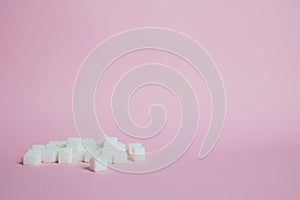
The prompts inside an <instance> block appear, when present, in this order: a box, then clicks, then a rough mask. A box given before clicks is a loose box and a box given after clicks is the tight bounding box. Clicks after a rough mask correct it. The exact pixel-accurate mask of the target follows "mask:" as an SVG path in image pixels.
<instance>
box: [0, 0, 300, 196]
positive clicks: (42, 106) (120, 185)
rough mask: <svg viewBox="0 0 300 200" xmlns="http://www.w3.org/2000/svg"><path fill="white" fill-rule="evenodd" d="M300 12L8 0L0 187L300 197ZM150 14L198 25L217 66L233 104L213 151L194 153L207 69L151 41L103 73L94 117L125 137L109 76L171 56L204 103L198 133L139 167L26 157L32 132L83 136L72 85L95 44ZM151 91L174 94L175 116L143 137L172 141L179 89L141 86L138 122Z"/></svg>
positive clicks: (220, 4)
mask: <svg viewBox="0 0 300 200" xmlns="http://www.w3.org/2000/svg"><path fill="white" fill-rule="evenodd" d="M299 18H300V3H299V1H296V0H289V1H283V0H279V1H271V0H270V1H258V0H252V1H234V0H229V1H226V2H225V1H214V0H213V1H203V2H201V1H196V0H195V1H176V2H175V1H156V0H153V1H147V2H146V1H78V0H76V1H63V2H62V1H56V0H52V1H43V2H41V1H31V0H30V1H15V0H12V1H1V3H0V44H1V47H0V81H1V84H0V91H1V104H0V106H1V114H0V119H1V126H0V132H1V141H0V150H1V158H2V161H1V172H0V174H1V181H0V195H1V199H19V198H22V199H55V198H67V199H83V198H86V199H94V198H95V199H96V198H103V197H105V198H110V199H120V198H124V199H300V190H299V185H300V172H299V169H300V168H299V167H300V135H299V133H300V128H299V118H300V104H299V102H300V90H299V88H298V86H299V85H300V80H299V74H300V68H299V65H300V59H299V52H300V39H299V35H300V29H299V25H298V23H299ZM144 26H158V27H167V28H171V29H175V30H178V31H180V32H183V33H185V34H187V35H189V36H191V37H193V38H194V39H195V40H197V41H198V42H199V43H201V44H202V45H203V46H204V47H205V48H206V50H207V51H208V52H209V54H210V55H211V57H212V58H213V60H214V61H215V63H216V64H217V66H218V67H219V69H220V71H221V74H222V76H223V79H224V83H225V87H226V91H227V98H228V104H227V108H228V113H227V119H226V124H225V127H224V131H223V134H222V136H221V139H220V141H219V143H218V144H217V146H216V148H215V149H214V151H213V152H212V153H211V154H210V156H209V157H208V158H206V159H205V160H201V161H199V160H198V159H197V154H198V150H199V146H200V144H201V142H202V140H203V135H204V132H205V130H206V129H207V123H208V119H209V116H210V113H209V98H208V94H207V91H206V90H205V87H204V85H203V81H202V79H201V78H200V77H199V76H198V75H196V74H195V73H194V72H193V70H192V69H191V67H190V66H186V67H185V64H184V63H180V61H179V60H178V58H176V57H175V58H174V56H171V55H165V54H162V53H159V52H149V51H145V52H137V53H135V54H134V55H128V56H129V57H128V58H124V59H120V60H119V61H118V62H117V63H115V64H114V65H113V66H111V68H110V70H109V71H108V72H107V73H106V74H105V77H103V80H102V81H101V82H100V84H99V87H98V90H97V98H96V100H97V105H96V106H97V113H98V117H99V121H100V122H101V123H102V124H103V128H104V130H105V131H106V132H107V133H110V134H112V135H116V136H118V137H120V138H122V139H123V140H124V141H130V139H128V138H126V137H125V136H124V135H123V134H122V133H121V132H120V131H119V130H118V129H117V128H116V127H115V125H114V124H113V121H112V116H111V112H110V110H109V109H108V108H107V103H108V102H109V99H108V97H109V94H110V92H111V87H112V84H113V83H114V81H116V80H117V78H118V77H119V75H121V74H122V73H124V72H125V71H126V70H127V69H128V68H129V67H130V66H131V67H132V66H133V65H136V64H140V63H146V62H148V61H162V60H163V63H167V64H170V65H172V64H173V65H176V66H177V67H176V66H174V67H175V68H176V69H179V70H181V72H182V73H183V74H185V75H186V76H187V77H188V78H189V81H190V82H191V84H192V85H193V86H194V88H197V89H198V91H197V97H198V98H199V103H200V108H201V114H202V119H201V123H200V129H199V135H198V137H197V138H196V140H195V142H194V144H193V145H192V147H191V148H190V149H189V150H188V152H186V153H185V154H184V156H183V157H182V158H181V159H180V160H178V162H176V163H175V164H174V165H172V166H171V167H169V168H166V169H164V170H162V171H159V172H156V173H150V174H144V175H130V174H122V173H117V172H115V171H108V172H106V173H100V174H95V173H92V172H90V171H89V170H87V169H86V167H87V166H86V165H84V164H72V165H55V164H54V165H43V166H40V167H24V166H22V165H21V164H20V161H21V158H22V155H23V153H24V151H26V150H27V149H28V148H29V147H30V146H31V145H32V144H34V143H44V144H45V143H47V142H48V141H50V140H61V139H66V138H67V137H69V136H76V131H75V126H74V123H73V118H72V109H71V98H72V87H73V82H74V80H75V77H76V73H77V70H78V69H79V67H80V64H81V62H82V61H83V59H84V58H85V57H86V56H87V54H88V53H89V51H90V50H91V49H92V48H93V47H94V46H95V45H97V44H98V43H99V42H101V41H103V40H104V39H106V38H107V37H109V36H111V35H113V34H116V33H118V32H120V31H124V30H127V29H131V28H136V27H144ZM172 59H174V60H172ZM195 85H196V86H195ZM155 95H158V96H159V98H155ZM145 99H146V100H147V101H145V102H142V100H145ZM156 101H159V102H161V103H162V104H164V103H167V105H166V108H167V110H168V111H169V112H170V114H169V116H172V117H171V118H169V119H168V120H169V121H168V124H167V126H166V129H165V130H164V132H163V134H162V135H161V136H159V137H157V138H154V139H153V140H151V141H146V142H145V145H146V147H147V148H148V149H156V148H158V147H159V146H160V145H162V144H165V142H166V141H168V140H169V139H170V138H171V137H172V136H173V134H174V131H175V130H176V128H177V126H178V116H177V115H176V113H177V114H178V110H176V108H177V107H176V106H177V105H176V102H175V101H174V97H172V96H171V95H170V94H168V93H165V91H161V90H160V89H159V88H155V87H149V88H145V90H144V91H141V93H137V95H136V96H135V97H134V99H133V101H132V103H131V105H130V108H131V111H132V115H133V118H134V119H135V120H136V121H137V123H139V124H144V123H146V122H147V120H148V118H147V116H146V115H145V111H146V108H147V105H150V104H152V103H153V102H156ZM173 108H174V109H173Z"/></svg>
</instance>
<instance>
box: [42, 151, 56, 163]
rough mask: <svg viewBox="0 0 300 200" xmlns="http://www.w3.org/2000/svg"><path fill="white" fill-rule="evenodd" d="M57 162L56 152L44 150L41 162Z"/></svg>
mask: <svg viewBox="0 0 300 200" xmlns="http://www.w3.org/2000/svg"><path fill="white" fill-rule="evenodd" d="M57 161H58V151H53V150H45V151H43V153H42V162H44V163H54V162H57Z"/></svg>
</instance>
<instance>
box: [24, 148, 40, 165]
mask: <svg viewBox="0 0 300 200" xmlns="http://www.w3.org/2000/svg"><path fill="white" fill-rule="evenodd" d="M41 161H42V158H41V153H40V152H37V151H28V152H27V153H25V154H24V157H23V165H31V166H36V165H39V164H41Z"/></svg>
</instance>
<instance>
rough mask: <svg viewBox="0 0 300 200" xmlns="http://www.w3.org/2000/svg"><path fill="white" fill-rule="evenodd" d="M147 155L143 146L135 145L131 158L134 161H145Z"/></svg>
mask: <svg viewBox="0 0 300 200" xmlns="http://www.w3.org/2000/svg"><path fill="white" fill-rule="evenodd" d="M145 157H146V152H145V149H144V148H143V147H133V148H132V154H131V158H132V160H133V161H144V160H145Z"/></svg>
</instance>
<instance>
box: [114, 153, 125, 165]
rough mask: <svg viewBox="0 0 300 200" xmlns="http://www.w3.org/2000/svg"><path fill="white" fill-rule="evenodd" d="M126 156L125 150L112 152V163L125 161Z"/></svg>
mask: <svg viewBox="0 0 300 200" xmlns="http://www.w3.org/2000/svg"><path fill="white" fill-rule="evenodd" d="M127 158H128V156H127V153H126V152H125V151H116V152H114V154H113V163H114V164H121V163H127V162H128V159H127Z"/></svg>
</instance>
